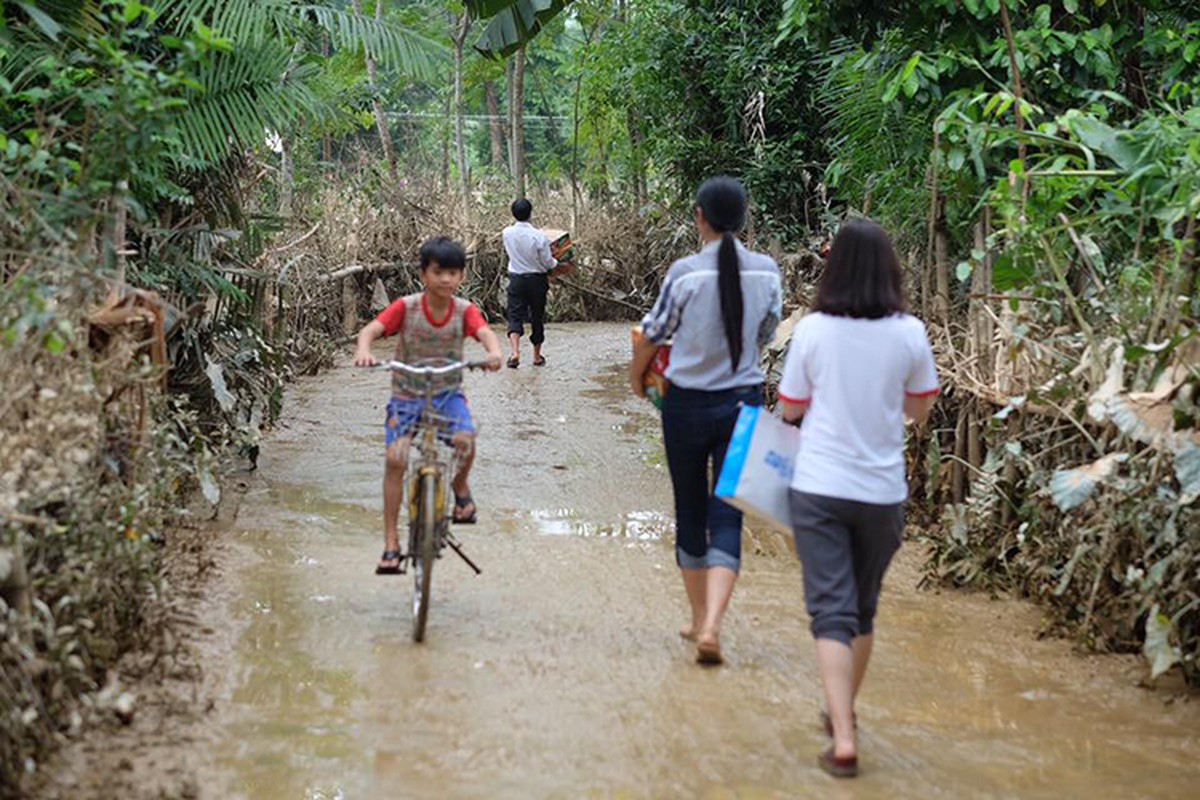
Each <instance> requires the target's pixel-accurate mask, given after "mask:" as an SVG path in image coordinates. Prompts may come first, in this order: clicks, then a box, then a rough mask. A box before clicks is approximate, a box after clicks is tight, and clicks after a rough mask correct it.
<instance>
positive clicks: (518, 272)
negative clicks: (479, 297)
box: [504, 197, 558, 369]
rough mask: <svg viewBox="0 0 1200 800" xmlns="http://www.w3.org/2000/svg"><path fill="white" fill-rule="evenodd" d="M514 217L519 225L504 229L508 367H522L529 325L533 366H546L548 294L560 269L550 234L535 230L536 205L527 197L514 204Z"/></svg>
mask: <svg viewBox="0 0 1200 800" xmlns="http://www.w3.org/2000/svg"><path fill="white" fill-rule="evenodd" d="M512 215H513V217H515V218H516V220H517V221H516V222H514V223H513V224H512V225H509V226H508V227H507V228H505V229H504V250H505V252H507V253H508V341H509V342H510V343H511V344H512V356H511V357H510V358H509V359H508V366H510V367H512V368H513V369H516V368H517V367H518V366H520V365H521V337H522V336H524V335H525V321H526V320H528V321H529V326H530V328H531V329H532V330H531V332H530V335H529V341H530V342H531V343H532V344H533V365H534V366H535V367H540V366H543V365H545V363H546V357H545V356H543V355H542V342H544V341H546V293H547V292H548V291H549V289H550V277H549V274H550V270H552V269H554V268H555V267H556V266H558V262H557V261H555V260H554V255H553V254H552V253H551V252H550V240H549V239H548V238H547V237H546V234H544V233H542V232H541V231H540V230H538V229H537V228H535V227H533V225H532V224H530V222H529V218H530V217H531V216H532V215H533V203H531V202H529V201H528V200H526V199H525V198H524V197H522V198H520V199H518V200H515V201H513V204H512Z"/></svg>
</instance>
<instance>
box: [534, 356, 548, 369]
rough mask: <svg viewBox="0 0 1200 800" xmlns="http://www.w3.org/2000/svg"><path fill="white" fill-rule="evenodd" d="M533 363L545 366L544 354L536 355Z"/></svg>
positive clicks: (536, 365)
mask: <svg viewBox="0 0 1200 800" xmlns="http://www.w3.org/2000/svg"><path fill="white" fill-rule="evenodd" d="M533 365H534V366H535V367H544V366H546V357H545V356H538V357H537V358H535V359H534V360H533Z"/></svg>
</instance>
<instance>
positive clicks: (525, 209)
mask: <svg viewBox="0 0 1200 800" xmlns="http://www.w3.org/2000/svg"><path fill="white" fill-rule="evenodd" d="M510 210H511V211H512V215H513V218H514V219H516V221H517V222H528V221H529V217H530V216H532V214H533V203H531V202H529V201H528V200H526V199H525V198H524V197H520V198H517V199H516V200H513V204H512V208H511V209H510Z"/></svg>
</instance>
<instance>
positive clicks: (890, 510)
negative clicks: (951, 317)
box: [779, 219, 939, 777]
mask: <svg viewBox="0 0 1200 800" xmlns="http://www.w3.org/2000/svg"><path fill="white" fill-rule="evenodd" d="M812 312H813V313H810V314H809V315H808V316H806V317H805V318H804V319H803V320H801V321H800V323H799V324H798V325H797V326H796V330H795V333H794V335H793V338H792V344H791V348H790V349H789V350H788V355H787V361H786V362H785V364H784V369H783V378H782V380H781V382H780V386H779V397H780V401H781V403H782V406H783V416H784V419H786V420H788V421H795V420H798V419H800V418H801V417H803V424H802V426H801V435H800V450H799V452H798V454H797V456H796V472H795V476H794V478H793V479H792V492H791V505H792V525H793V528H794V530H795V536H796V552H797V553H798V554H799V556H800V560H801V562H802V564H803V567H804V596H805V603H806V605H807V607H808V613H809V615H810V617H811V618H812V626H811V627H812V632H813V637H814V638H815V639H816V646H817V661H818V664H819V666H820V670H821V681H822V683H823V684H824V687H825V700H826V702H827V704H828V709H829V711H828V713H827V714H822V717H823V721H824V724H825V728H826V731H827V732H828V733H829V735H830V736H831V737H832V738H833V746H832V747H831V748H829V749H828V750H825V751H824V752H822V753H821V755H820V757H819V764H820V766H821V767H822V768H823V769H825V770H826V771H827V772H829V773H830V774H832V775H835V776H837V777H853V776H854V775H857V774H858V748H857V743H856V737H855V717H854V699H855V697H856V696H857V694H858V690H859V687H860V686H861V685H862V680H863V676H864V675H865V674H866V670H867V662H868V660H869V659H870V657H871V645H872V641H873V635H872V631H873V622H874V618H875V610H876V608H877V605H878V600H879V590H880V586H881V584H882V581H883V575H884V572H885V571H886V570H887V567H888V565H889V563H890V562H891V560H892V556H894V555H895V553H896V551H897V550H898V549H899V548H900V543H901V541H902V538H903V535H904V503H905V500H906V499H907V497H908V484H907V481H906V478H905V470H904V418H905V417H906V416H907V417H908V418H909V419H911V420H913V421H914V422H916V423H917V424H922V423H924V422H925V420H926V419H927V418H928V417H929V412H930V410H931V409H932V407H933V402H934V399H935V398H936V396H937V393H938V390H939V388H938V377H937V369H936V367H935V365H934V361H933V351H932V349H931V348H930V346H929V339H928V337H927V336H926V334H925V326H924V324H923V323H922V322H921V321H920V320H918V319H916V318H915V317H912V316H910V315H909V314H907V313H906V312H905V302H904V295H903V291H902V289H901V273H900V260H899V258H898V257H897V256H896V251H895V248H893V247H892V243H891V240H890V239H889V238H888V235H887V233H886V232H884V230H883V228H881V227H880V226H879V225H877V224H875V223H874V222H871V221H870V220H864V219H858V220H850V221H848V222H846V223H845V224H844V225H842V228H841V230H840V231H839V232H838V235H837V238H835V239H834V242H833V248H832V250H831V251H830V254H829V260H828V262H827V264H826V267H825V272H824V274H823V275H822V277H821V282H820V284H819V286H818V288H817V298H816V302H815V303H814V304H813V308H812Z"/></svg>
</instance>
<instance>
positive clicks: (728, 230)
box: [696, 175, 746, 372]
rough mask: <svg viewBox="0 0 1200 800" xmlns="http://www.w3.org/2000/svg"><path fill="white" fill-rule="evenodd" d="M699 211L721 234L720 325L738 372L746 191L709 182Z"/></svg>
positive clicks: (734, 183)
mask: <svg viewBox="0 0 1200 800" xmlns="http://www.w3.org/2000/svg"><path fill="white" fill-rule="evenodd" d="M696 207H697V208H699V209H700V213H702V214H704V219H705V221H707V222H708V225H709V227H710V228H712V229H713V230H714V231H716V232H717V233H719V234H721V249H720V250H718V251H717V286H718V288H719V289H720V292H721V324H722V326H723V327H724V328H725V341H726V342H728V344H729V363H730V369H731V371H733V372H737V368H738V364H740V363H741V361H742V341H743V340H742V322H743V320H744V319H745V316H746V309H745V306H744V303H743V300H742V276H741V270H740V268H739V267H738V254H737V242H736V240H735V239H734V238H733V237H734V234H735V233H737V232H738V231H740V230H741V229H742V225H744V224H745V222H746V189H745V187H743V186H742V182H741V181H739V180H736V179H734V178H729V177H726V176H724V175H720V176H718V177H716V178H709V179H708V180H706V181H705V182H704V183H703V184H702V185H701V186H700V190H699V191H698V192H696Z"/></svg>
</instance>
